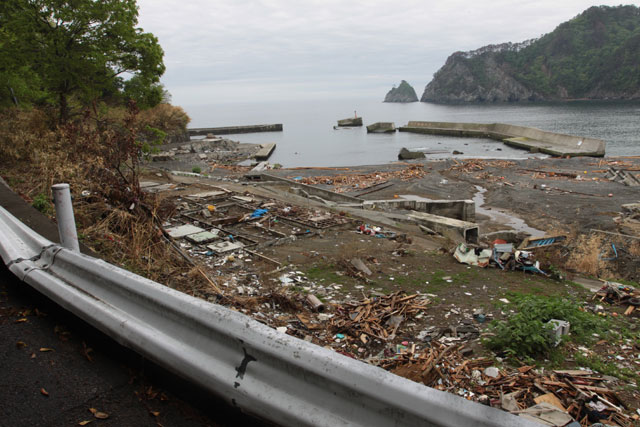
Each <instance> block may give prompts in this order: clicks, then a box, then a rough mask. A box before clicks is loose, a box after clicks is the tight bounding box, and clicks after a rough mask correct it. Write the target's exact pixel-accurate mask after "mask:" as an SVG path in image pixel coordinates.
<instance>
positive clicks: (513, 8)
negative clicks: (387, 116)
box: [138, 0, 618, 105]
mask: <svg viewBox="0 0 640 427" xmlns="http://www.w3.org/2000/svg"><path fill="white" fill-rule="evenodd" d="M601 3H603V4H610V5H615V4H617V3H618V2H617V1H605V2H601ZM138 5H139V7H140V26H141V27H143V28H144V30H145V31H150V32H152V33H154V34H155V35H156V36H158V38H159V39H160V43H161V45H162V47H163V48H164V50H165V64H166V65H167V72H166V74H165V76H164V78H163V83H164V84H165V86H166V87H167V89H168V90H169V91H170V92H171V93H172V94H173V99H174V102H175V103H177V104H183V105H195V104H205V103H211V102H212V100H215V101H217V102H225V101H231V100H234V99H237V98H238V97H241V98H245V99H263V100H267V99H276V98H277V99H286V98H293V99H295V98H304V97H306V98H308V99H311V98H313V97H317V98H322V97H331V96H338V95H342V96H359V97H369V98H376V99H377V98H382V97H383V96H384V93H385V92H386V91H387V90H388V89H389V88H390V87H391V85H392V84H394V83H397V82H399V81H400V79H406V80H408V81H409V82H410V83H412V84H413V85H414V87H415V88H416V91H418V92H421V91H422V89H423V88H424V85H425V84H426V83H428V82H429V80H430V79H431V76H432V75H433V73H434V72H435V71H437V69H438V68H439V67H440V66H441V65H442V64H443V63H444V60H445V59H446V58H447V56H448V55H449V54H451V53H452V52H454V51H457V50H471V49H476V48H478V47H480V46H483V45H486V44H489V43H501V42H506V41H513V42H517V41H522V40H525V39H529V38H533V37H538V36H540V35H541V34H543V33H547V32H549V31H552V30H553V29H554V28H555V27H556V26H557V25H558V24H560V23H561V22H564V21H566V20H568V19H570V18H572V17H574V16H575V15H577V14H578V13H580V12H582V11H583V10H584V9H586V8H588V7H589V6H591V5H592V4H591V3H590V2H589V1H584V0H566V1H563V2H558V1H549V0H540V1H536V2H530V1H507V0H491V1H483V2H473V1H468V0H435V1H428V2H427V1H419V0H403V1H395V2H394V1H388V0H368V1H364V0H348V1H345V0H340V1H338V0H322V1H320V0H303V1H300V0H298V1H294V0H215V1H208V0H189V1H177V0H138Z"/></svg>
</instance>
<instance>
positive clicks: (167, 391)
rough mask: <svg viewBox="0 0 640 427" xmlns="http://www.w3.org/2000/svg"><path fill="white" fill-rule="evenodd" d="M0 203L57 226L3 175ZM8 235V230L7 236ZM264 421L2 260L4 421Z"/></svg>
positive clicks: (0, 414) (0, 386) (37, 223)
mask: <svg viewBox="0 0 640 427" xmlns="http://www.w3.org/2000/svg"><path fill="white" fill-rule="evenodd" d="M0 205H2V206H3V207H5V208H6V209H8V210H9V211H10V212H11V213H12V214H14V215H15V216H17V217H18V218H20V219H21V220H22V221H23V222H25V223H26V224H28V225H29V226H30V227H32V228H34V229H35V230H36V231H38V232H39V233H40V234H42V235H45V237H48V238H50V239H52V240H54V239H55V238H56V235H57V233H56V227H55V225H54V224H52V223H51V222H50V221H49V220H48V219H47V218H45V217H44V216H42V215H40V213H39V212H37V211H35V209H33V208H31V207H30V206H28V205H26V204H25V203H24V202H22V200H21V199H20V198H19V197H17V196H16V195H15V194H14V193H12V192H10V191H9V190H7V188H6V187H5V186H3V185H2V182H0ZM0 238H2V236H0ZM87 421H89V422H90V424H89V423H87V424H88V425H91V426H98V425H104V426H165V427H169V426H227V425H262V424H261V423H259V422H258V421H256V420H255V419H253V418H250V417H248V416H246V415H244V414H241V413H240V412H238V411H237V410H236V409H234V408H232V407H230V406H228V405H226V404H225V403H224V402H223V401H221V400H220V399H218V398H217V397H215V396H214V395H212V394H211V393H209V392H207V391H206V390H203V389H201V388H199V387H197V386H195V385H193V384H191V383H189V382H187V381H184V380H182V379H181V378H179V377H177V376H175V375H173V374H172V373H171V372H169V371H167V370H165V369H163V368H160V367H159V366H157V365H155V364H154V363H153V362H150V361H148V360H146V359H144V358H143V357H141V356H139V355H138V354H136V353H134V352H133V351H131V350H129V349H127V348H124V347H122V346H121V345H119V344H118V343H116V342H115V341H113V340H112V339H111V338H110V337H108V336H106V335H104V334H103V333H102V332H100V331H98V330H97V329H95V328H93V327H92V326H90V325H89V324H87V323H85V322H84V321H82V320H80V319H78V318H77V317H75V316H74V315H72V314H71V313H69V312H68V311H66V310H65V309H63V308H61V307H60V306H58V305H57V304H55V303H54V302H52V301H51V300H49V299H48V298H46V297H44V296H43V295H41V294H40V293H38V292H37V291H35V290H34V289H32V288H31V287H30V286H29V285H27V284H26V283H23V282H21V281H19V280H18V279H17V278H16V277H15V276H14V275H13V274H11V272H10V271H9V270H8V269H7V268H6V267H5V266H4V264H3V263H2V262H0V426H2V427H4V426H7V427H8V426H11V427H20V426H25V427H26V426H29V427H34V426H74V425H87V424H81V423H84V422H87Z"/></svg>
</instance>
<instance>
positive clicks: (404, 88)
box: [384, 80, 418, 102]
mask: <svg viewBox="0 0 640 427" xmlns="http://www.w3.org/2000/svg"><path fill="white" fill-rule="evenodd" d="M384 102H418V95H416V91H415V89H413V87H412V86H411V85H410V84H409V83H407V81H406V80H403V81H402V82H400V85H399V86H398V87H395V86H394V87H393V89H391V90H390V91H389V92H387V96H385V97H384Z"/></svg>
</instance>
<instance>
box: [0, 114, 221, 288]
mask: <svg viewBox="0 0 640 427" xmlns="http://www.w3.org/2000/svg"><path fill="white" fill-rule="evenodd" d="M157 108H158V107H157ZM158 110H159V112H158V111H156V112H147V113H145V120H140V119H139V117H138V115H136V112H135V110H129V111H127V110H125V109H122V108H116V109H107V110H100V111H98V108H94V109H93V110H90V111H88V112H87V113H86V114H85V116H84V117H83V118H82V119H80V120H78V121H76V122H73V123H70V124H68V125H66V126H64V127H50V123H49V122H48V119H47V117H48V116H47V114H46V113H45V112H42V111H39V110H35V109H34V110H29V111H26V110H18V109H7V110H4V111H0V174H1V175H2V176H3V178H5V180H6V181H7V182H8V183H9V184H10V185H11V186H12V187H13V188H14V190H15V191H16V192H17V193H18V194H20V195H21V196H22V197H23V198H24V199H25V200H26V201H28V202H31V201H32V200H33V199H34V198H36V197H37V196H38V197H39V198H40V199H42V200H47V201H48V200H51V186H52V185H53V184H55V183H60V182H66V183H69V184H70V186H71V191H72V194H73V197H74V200H73V202H74V211H75V216H76V222H77V226H78V232H79V234H80V236H81V238H82V242H83V243H84V244H85V245H87V246H89V247H90V248H92V249H93V250H94V251H95V252H97V253H99V254H100V255H101V256H102V257H103V258H105V259H106V260H108V261H110V262H111V263H114V264H116V265H119V266H122V267H124V268H126V269H128V270H130V271H132V272H135V273H137V274H140V275H143V276H145V277H148V278H150V279H152V280H155V281H158V282H160V283H165V284H167V285H169V286H171V287H174V288H178V289H180V290H183V291H187V292H188V293H194V292H196V291H197V290H198V289H208V288H209V285H208V282H207V281H206V280H205V279H204V277H202V275H199V276H192V275H189V271H190V270H191V269H192V268H193V266H192V265H191V264H190V263H189V262H187V261H186V260H185V259H184V258H183V257H181V256H180V255H179V254H178V253H177V251H176V250H175V249H174V248H173V247H172V246H171V245H168V244H166V240H165V238H164V236H163V235H162V232H161V231H160V229H159V227H158V223H159V221H161V218H164V217H166V215H168V214H169V213H170V212H171V210H172V209H171V207H170V206H168V205H167V204H166V203H163V202H161V201H159V200H158V199H157V198H155V197H149V196H147V195H145V194H144V193H142V192H141V191H140V190H139V185H138V182H137V178H138V171H137V167H136V166H137V157H136V156H137V153H138V151H137V150H138V148H137V147H136V145H135V144H136V143H135V135H136V132H137V129H140V128H142V127H144V126H146V125H147V124H148V123H149V121H153V123H154V124H155V125H156V126H161V125H162V124H163V123H164V124H171V123H173V124H176V123H177V124H179V125H180V126H184V125H186V121H188V118H186V119H185V117H186V114H184V111H182V110H181V109H179V108H177V107H172V106H159V108H158ZM154 120H155V121H154ZM185 120H186V121H185ZM83 192H84V194H85V195H82V193H83ZM86 194H88V195H86ZM43 210H45V211H49V212H53V209H43Z"/></svg>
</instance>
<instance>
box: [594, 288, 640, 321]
mask: <svg viewBox="0 0 640 427" xmlns="http://www.w3.org/2000/svg"><path fill="white" fill-rule="evenodd" d="M593 299H594V300H595V299H598V300H599V301H600V302H607V303H609V304H616V305H622V306H623V307H626V309H625V311H624V314H625V316H630V315H631V314H632V313H633V312H634V311H635V310H636V309H637V307H640V290H638V289H635V288H634V287H633V286H629V285H623V284H622V283H616V282H605V284H604V286H602V288H600V290H599V291H598V292H596V293H595V294H594V295H593ZM601 312H603V310H601Z"/></svg>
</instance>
